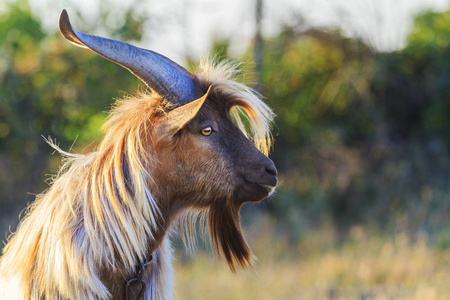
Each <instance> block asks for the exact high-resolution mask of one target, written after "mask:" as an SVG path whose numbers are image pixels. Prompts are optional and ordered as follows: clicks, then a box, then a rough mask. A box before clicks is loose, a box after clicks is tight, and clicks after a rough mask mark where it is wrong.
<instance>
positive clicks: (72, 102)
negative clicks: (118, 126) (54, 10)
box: [0, 1, 139, 232]
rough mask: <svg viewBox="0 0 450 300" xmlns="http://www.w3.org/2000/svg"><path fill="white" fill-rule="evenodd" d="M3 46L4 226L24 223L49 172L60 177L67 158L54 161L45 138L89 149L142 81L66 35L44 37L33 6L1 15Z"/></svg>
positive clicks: (0, 166) (0, 169) (0, 144)
mask: <svg viewBox="0 0 450 300" xmlns="http://www.w3.org/2000/svg"><path fill="white" fill-rule="evenodd" d="M128 23H129V22H128ZM128 23H127V22H125V23H124V26H125V27H126V26H129V25H128ZM124 32H125V33H126V32H127V30H124ZM127 36H128V34H127ZM0 40H1V42H0V189H1V199H0V201H1V203H0V205H1V215H2V216H1V220H2V222H1V223H2V224H1V225H3V226H5V225H6V224H8V223H10V224H14V223H17V215H18V212H19V211H20V210H22V209H23V208H24V207H25V205H26V203H27V202H30V201H32V200H34V196H33V195H32V194H38V193H40V192H41V191H42V190H43V189H44V188H45V187H46V184H45V182H44V179H45V174H49V173H50V174H55V173H56V171H57V167H58V164H59V161H60V157H57V156H56V155H55V157H53V158H52V156H51V154H52V152H53V151H52V149H51V148H50V147H49V146H48V145H46V144H45V142H44V141H43V138H42V136H44V137H48V136H50V137H52V138H55V139H56V140H57V143H58V144H60V146H61V147H62V148H63V149H66V150H69V149H70V148H71V146H72V144H73V143H74V141H75V140H76V139H77V138H78V141H77V145H82V146H86V145H87V144H88V143H91V142H93V141H94V140H95V139H96V138H97V137H98V130H99V128H100V127H101V125H102V124H103V122H104V120H105V118H106V115H107V113H106V112H107V111H108V110H109V108H110V106H111V104H112V98H114V97H118V96H120V94H118V93H117V92H118V90H119V91H120V90H124V91H130V92H133V89H136V87H138V85H139V83H138V80H137V79H136V78H134V77H133V76H130V74H129V72H128V71H127V70H125V69H123V68H121V67H119V66H117V65H115V64H111V63H110V62H109V61H107V60H105V59H102V58H99V57H98V56H97V55H95V54H92V53H90V52H89V51H83V50H82V49H79V48H76V47H73V46H72V45H71V44H69V43H67V42H66V41H65V40H64V39H62V38H61V36H60V35H59V34H56V33H55V34H47V33H46V32H44V31H43V30H42V28H41V25H40V21H39V19H38V18H36V17H35V16H33V15H32V13H31V10H30V7H29V6H28V4H27V2H26V1H21V2H16V3H12V4H9V7H8V9H7V10H6V11H5V12H3V13H2V14H1V15H0ZM80 150H81V149H80ZM52 159H53V160H52ZM28 193H32V194H28ZM3 228H4V227H2V229H3ZM2 232H3V231H2Z"/></svg>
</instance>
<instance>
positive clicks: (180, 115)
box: [155, 86, 211, 141]
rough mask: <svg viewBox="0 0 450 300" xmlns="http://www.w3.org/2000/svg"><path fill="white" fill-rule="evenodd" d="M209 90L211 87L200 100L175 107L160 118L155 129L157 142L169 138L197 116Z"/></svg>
mask: <svg viewBox="0 0 450 300" xmlns="http://www.w3.org/2000/svg"><path fill="white" fill-rule="evenodd" d="M210 90H211V86H210V87H209V88H208V91H207V92H206V94H204V95H203V96H202V97H201V98H199V99H197V100H194V101H192V102H189V103H188V104H185V105H183V106H180V107H177V108H175V109H174V110H171V111H170V112H168V113H167V114H166V115H165V116H164V117H162V119H161V120H160V121H159V122H158V124H157V125H156V128H155V132H156V136H157V139H158V141H160V140H162V139H166V138H171V137H172V136H173V135H175V134H176V133H177V132H178V131H179V130H181V129H182V128H183V127H184V126H185V125H186V124H187V123H189V121H191V120H192V119H193V118H194V117H195V116H196V115H197V113H198V111H199V110H200V108H201V107H202V106H203V103H204V102H205V100H206V98H207V97H208V94H209V92H210Z"/></svg>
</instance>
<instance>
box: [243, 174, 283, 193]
mask: <svg viewBox="0 0 450 300" xmlns="http://www.w3.org/2000/svg"><path fill="white" fill-rule="evenodd" d="M242 179H243V180H244V183H245V184H246V185H249V186H254V187H258V188H259V189H261V188H263V189H265V190H266V192H267V197H270V196H272V195H273V193H274V192H275V189H276V187H277V185H278V180H277V178H276V177H275V183H274V184H273V183H272V182H271V183H270V184H267V183H262V182H255V181H251V180H248V179H246V178H245V177H242Z"/></svg>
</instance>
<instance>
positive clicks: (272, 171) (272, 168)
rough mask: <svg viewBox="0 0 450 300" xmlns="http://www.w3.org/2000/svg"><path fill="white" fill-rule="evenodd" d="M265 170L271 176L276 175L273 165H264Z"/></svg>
mask: <svg viewBox="0 0 450 300" xmlns="http://www.w3.org/2000/svg"><path fill="white" fill-rule="evenodd" d="M266 172H267V173H269V174H270V175H272V176H277V175H278V172H277V169H276V168H275V166H273V165H272V166H267V167H266Z"/></svg>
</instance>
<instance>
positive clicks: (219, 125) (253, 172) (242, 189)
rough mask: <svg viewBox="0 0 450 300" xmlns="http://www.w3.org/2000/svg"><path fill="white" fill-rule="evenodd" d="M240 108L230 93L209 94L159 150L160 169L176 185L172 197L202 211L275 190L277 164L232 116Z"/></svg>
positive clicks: (261, 195)
mask: <svg viewBox="0 0 450 300" xmlns="http://www.w3.org/2000/svg"><path fill="white" fill-rule="evenodd" d="M237 104H239V103H238V102H236V101H233V99H232V97H231V96H229V95H224V94H222V93H219V92H211V93H210V94H209V96H208V98H207V99H206V100H205V101H204V103H203V105H202V106H201V108H200V109H199V110H198V112H197V113H196V114H195V116H194V117H193V118H192V119H191V120H189V121H188V122H187V123H186V124H184V126H183V127H182V128H181V129H180V130H178V131H176V132H175V133H174V134H173V135H172V136H170V137H169V138H170V141H169V142H166V143H164V142H163V143H161V144H162V145H163V147H158V148H159V151H160V154H159V155H158V156H159V161H160V165H159V167H160V168H159V171H160V172H161V173H160V174H161V175H163V174H162V173H165V174H166V176H164V175H163V176H164V177H165V180H167V181H169V187H173V191H169V190H168V191H167V192H169V193H170V194H171V196H172V197H173V198H177V199H180V198H182V199H185V200H186V201H187V202H188V203H185V204H191V205H192V206H194V207H199V208H202V207H206V206H209V205H211V204H213V202H214V201H220V200H224V199H229V201H233V202H234V204H238V205H239V206H240V204H242V203H244V202H246V201H253V202H254V201H260V200H262V199H264V198H266V197H268V196H269V195H270V194H271V193H272V192H273V191H274V189H275V187H276V185H277V170H276V168H275V166H274V164H273V162H272V161H271V160H270V159H269V158H268V157H267V156H265V155H264V154H263V153H262V152H260V151H259V150H258V149H257V148H256V147H255V146H254V145H253V143H252V142H250V141H249V140H248V139H247V137H246V136H245V135H244V134H243V132H242V131H241V130H240V129H239V127H238V126H237V125H236V124H235V123H234V121H233V120H232V118H231V115H230V109H231V108H232V106H234V105H237ZM158 176H160V175H158ZM169 189H170V188H169ZM174 194H176V195H174ZM188 200H190V201H188Z"/></svg>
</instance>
